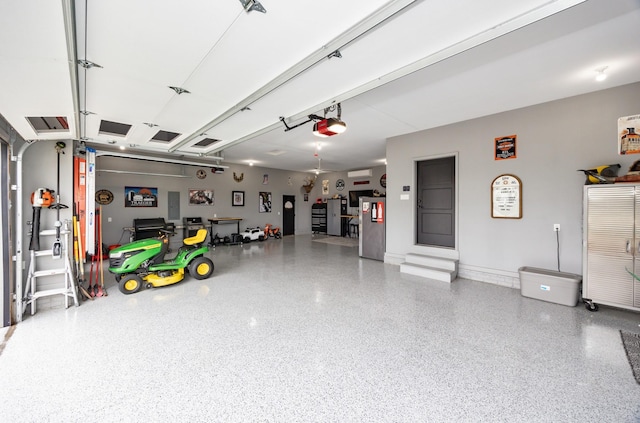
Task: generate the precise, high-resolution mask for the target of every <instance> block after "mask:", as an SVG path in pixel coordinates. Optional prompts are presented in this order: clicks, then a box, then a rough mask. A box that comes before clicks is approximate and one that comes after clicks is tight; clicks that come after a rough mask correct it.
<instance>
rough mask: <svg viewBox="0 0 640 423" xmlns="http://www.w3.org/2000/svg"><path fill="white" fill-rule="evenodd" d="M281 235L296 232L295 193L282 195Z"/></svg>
mask: <svg viewBox="0 0 640 423" xmlns="http://www.w3.org/2000/svg"><path fill="white" fill-rule="evenodd" d="M282 210H283V211H282V235H283V236H286V235H293V234H295V233H296V197H295V195H283V196H282Z"/></svg>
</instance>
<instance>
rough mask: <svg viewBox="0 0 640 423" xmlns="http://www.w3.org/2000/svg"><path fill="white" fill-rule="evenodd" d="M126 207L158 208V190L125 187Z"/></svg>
mask: <svg viewBox="0 0 640 423" xmlns="http://www.w3.org/2000/svg"><path fill="white" fill-rule="evenodd" d="M124 206H125V207H158V188H150V187H124Z"/></svg>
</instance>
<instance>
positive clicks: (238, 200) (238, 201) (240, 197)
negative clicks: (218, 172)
mask: <svg viewBox="0 0 640 423" xmlns="http://www.w3.org/2000/svg"><path fill="white" fill-rule="evenodd" d="M231 205H232V206H236V207H237V206H244V191H233V192H232V194H231Z"/></svg>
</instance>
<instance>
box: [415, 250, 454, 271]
mask: <svg viewBox="0 0 640 423" xmlns="http://www.w3.org/2000/svg"><path fill="white" fill-rule="evenodd" d="M404 260H405V263H410V264H417V265H419V266H425V267H433V268H435V269H443V270H448V271H456V272H457V270H458V261H457V260H453V259H449V258H442V257H434V256H426V255H424V254H415V253H409V254H407V255H406V256H405V258H404Z"/></svg>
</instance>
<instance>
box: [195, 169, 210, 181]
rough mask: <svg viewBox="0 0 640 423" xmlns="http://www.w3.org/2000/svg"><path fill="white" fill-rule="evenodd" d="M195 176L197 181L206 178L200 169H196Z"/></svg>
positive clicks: (205, 174)
mask: <svg viewBox="0 0 640 423" xmlns="http://www.w3.org/2000/svg"><path fill="white" fill-rule="evenodd" d="M196 176H197V177H198V179H204V178H206V177H207V172H205V171H204V170H202V169H198V171H197V172H196Z"/></svg>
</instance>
